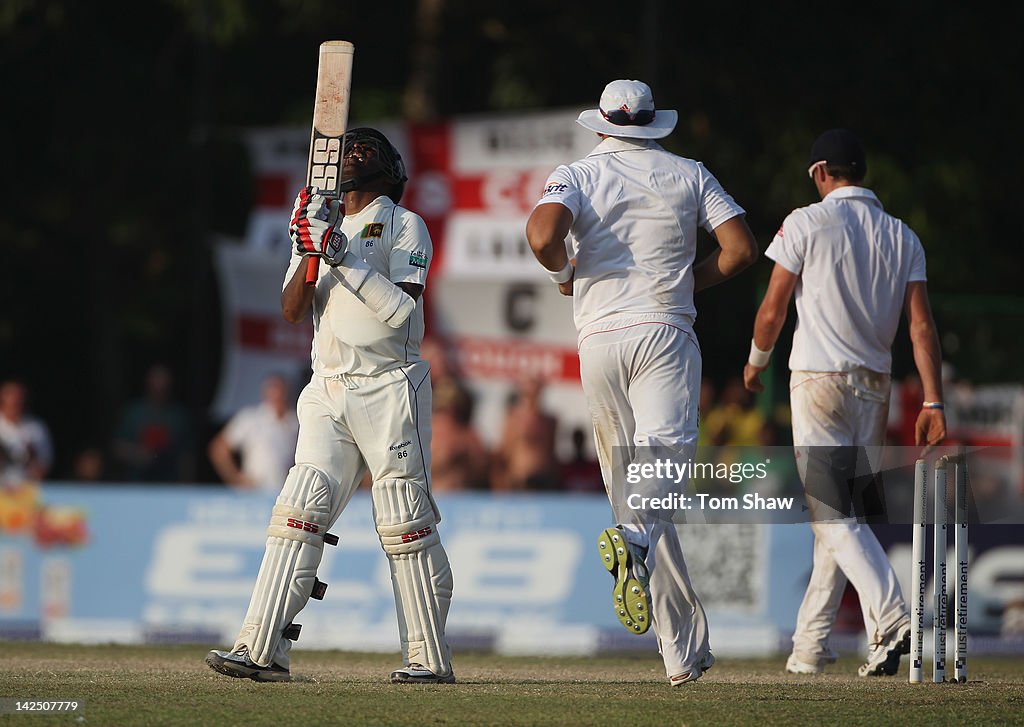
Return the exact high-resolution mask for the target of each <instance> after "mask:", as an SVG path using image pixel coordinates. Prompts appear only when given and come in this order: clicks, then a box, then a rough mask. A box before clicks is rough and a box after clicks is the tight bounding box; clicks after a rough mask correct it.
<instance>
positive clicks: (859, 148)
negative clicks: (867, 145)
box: [809, 129, 868, 174]
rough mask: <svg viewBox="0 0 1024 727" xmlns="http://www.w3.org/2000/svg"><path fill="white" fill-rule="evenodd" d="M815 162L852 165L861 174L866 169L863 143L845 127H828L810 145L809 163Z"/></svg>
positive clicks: (866, 163)
mask: <svg viewBox="0 0 1024 727" xmlns="http://www.w3.org/2000/svg"><path fill="white" fill-rule="evenodd" d="M817 162H827V163H828V164H835V165H837V166H844V167H852V168H853V169H855V170H856V171H858V172H860V173H862V174H863V173H865V172H867V170H868V162H867V158H866V157H865V155H864V145H863V144H861V143H860V139H858V138H857V137H856V135H854V133H853V132H852V131H849V130H847V129H829V130H828V131H826V132H825V133H824V134H822V135H821V136H819V137H818V138H817V140H816V141H815V142H814V144H813V145H812V146H811V158H810V161H809V163H810V164H815V163H817Z"/></svg>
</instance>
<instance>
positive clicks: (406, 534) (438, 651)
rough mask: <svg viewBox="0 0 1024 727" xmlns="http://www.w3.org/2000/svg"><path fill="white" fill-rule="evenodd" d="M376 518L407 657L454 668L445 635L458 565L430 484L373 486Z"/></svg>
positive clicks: (438, 670)
mask: <svg viewBox="0 0 1024 727" xmlns="http://www.w3.org/2000/svg"><path fill="white" fill-rule="evenodd" d="M373 516H374V521H375V523H376V525H377V533H378V534H379V535H380V542H381V545H382V546H383V548H384V552H385V553H387V556H388V561H389V562H390V564H391V583H392V585H393V586H394V589H395V605H396V606H397V608H398V631H399V634H400V635H401V638H402V658H403V659H404V661H405V663H406V664H410V663H418V664H422V665H424V666H426V667H427V668H428V669H430V670H431V671H432V672H434V673H435V674H448V673H450V672H451V653H450V652H449V650H448V642H447V641H445V638H444V627H445V622H446V621H447V620H448V607H449V605H450V604H451V599H452V569H451V566H450V565H449V564H448V555H447V554H446V553H445V551H444V547H443V546H442V545H441V538H440V536H439V535H438V533H437V514H436V509H435V507H434V503H433V500H432V498H431V497H430V495H429V494H428V492H427V490H426V488H425V487H424V486H421V485H419V484H417V483H415V482H412V481H409V480H381V481H379V482H375V483H374V485H373Z"/></svg>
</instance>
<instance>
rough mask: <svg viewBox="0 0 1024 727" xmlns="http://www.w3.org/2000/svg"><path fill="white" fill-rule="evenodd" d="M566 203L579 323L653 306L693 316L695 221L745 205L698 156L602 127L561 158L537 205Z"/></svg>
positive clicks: (720, 218) (705, 223) (712, 220)
mask: <svg viewBox="0 0 1024 727" xmlns="http://www.w3.org/2000/svg"><path fill="white" fill-rule="evenodd" d="M551 202H558V203H560V204H562V205H564V206H565V207H566V208H568V209H569V211H570V212H571V213H572V218H573V223H572V228H571V230H570V234H569V238H568V241H569V246H570V249H569V256H570V257H575V258H576V276H575V281H574V283H573V312H574V315H575V319H576V328H577V329H578V330H579V331H580V332H581V334H582V333H583V329H584V328H586V327H587V326H588V325H590V324H593V323H597V322H598V321H601V320H604V319H607V318H609V317H612V316H618V315H620V314H622V315H629V314H634V313H660V314H668V315H671V316H677V317H679V318H682V319H684V320H685V321H686V322H688V323H691V324H692V323H693V320H694V319H695V318H696V315H697V310H696V308H695V307H694V304H693V262H694V257H695V256H696V254H697V226H698V225H700V226H701V227H703V228H704V229H706V230H707V231H708V232H710V231H712V230H714V229H715V228H716V227H718V226H719V225H720V224H722V223H723V222H725V221H726V220H729V219H731V218H732V217H735V216H736V215H741V214H743V208H742V207H740V206H739V205H738V204H736V202H734V201H733V199H732V197H730V196H729V195H728V194H727V193H726V192H725V191H724V190H723V189H722V186H721V185H720V184H719V183H718V180H717V179H715V177H714V175H713V174H711V172H709V171H708V170H707V169H705V168H704V165H703V164H701V163H700V162H697V161H694V160H692V159H684V158H683V157H680V156H676V155H675V154H672V153H670V152H667V151H665V150H664V149H663V148H662V147H661V146H660V145H659V144H658V143H657V142H654V141H650V140H642V139H622V138H616V137H608V138H606V139H604V140H602V141H601V143H600V144H598V145H597V147H596V148H595V149H594V150H593V151H592V152H590V154H588V155H587V156H586V157H584V158H583V159H580V160H579V161H576V162H573V163H572V164H569V165H567V166H566V165H563V166H560V167H558V168H557V169H556V170H555V171H554V172H553V173H552V174H551V176H550V177H548V181H547V185H546V186H545V188H544V193H543V196H542V197H541V198H540V201H538V202H537V204H538V205H542V204H548V203H551Z"/></svg>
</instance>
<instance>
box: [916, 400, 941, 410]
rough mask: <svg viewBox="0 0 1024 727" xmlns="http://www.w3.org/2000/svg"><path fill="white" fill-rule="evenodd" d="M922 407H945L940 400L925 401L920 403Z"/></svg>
mask: <svg viewBox="0 0 1024 727" xmlns="http://www.w3.org/2000/svg"><path fill="white" fill-rule="evenodd" d="M921 408H922V409H945V408H946V405H945V404H943V403H942V402H941V401H926V402H925V403H923V404H922V405H921Z"/></svg>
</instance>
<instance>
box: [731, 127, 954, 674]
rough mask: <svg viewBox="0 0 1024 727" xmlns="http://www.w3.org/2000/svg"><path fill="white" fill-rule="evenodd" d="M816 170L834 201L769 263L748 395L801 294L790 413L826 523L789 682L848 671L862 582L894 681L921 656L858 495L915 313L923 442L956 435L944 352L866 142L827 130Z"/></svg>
mask: <svg viewBox="0 0 1024 727" xmlns="http://www.w3.org/2000/svg"><path fill="white" fill-rule="evenodd" d="M810 163H811V166H810V169H808V174H809V176H810V177H811V179H813V180H814V184H815V187H816V188H817V190H818V193H819V195H820V196H821V198H822V201H821V202H818V203H816V204H812V205H810V206H808V207H803V208H800V209H797V210H795V211H793V212H792V213H791V214H790V215H789V216H788V217H786V219H785V220H784V221H783V224H782V228H781V229H779V231H778V233H777V234H776V236H775V239H774V240H772V243H771V245H770V246H769V247H768V250H767V251H766V252H765V254H766V255H767V257H769V258H771V259H772V260H774V261H775V267H774V268H773V270H772V275H771V279H770V281H769V284H768V290H767V291H766V293H765V297H764V300H763V302H762V303H761V307H760V309H759V310H758V313H757V318H756V320H755V322H754V335H753V340H752V342H751V352H750V358H749V361H748V363H747V365H746V367H745V368H744V372H743V374H744V380H745V383H746V385H747V388H748V389H750V390H751V391H761V390H763V388H764V387H763V386H762V385H761V382H760V380H759V376H760V373H761V372H762V371H764V370H765V368H767V365H768V361H769V357H770V355H771V351H772V349H773V348H774V346H775V341H776V339H777V338H778V336H779V332H780V330H781V329H782V326H783V324H784V323H785V320H786V314H787V309H788V306H789V301H790V298H791V297H792V296H793V295H794V293H795V295H796V310H797V328H796V331H795V332H794V334H793V350H792V352H791V355H790V358H789V368H790V369H791V371H792V374H791V378H790V402H791V407H792V417H793V444H794V446H795V447H796V454H797V469H798V471H799V472H800V476H801V479H802V480H803V482H804V488H805V491H806V493H807V498H808V499H807V504H808V506H809V508H810V512H811V513H812V516H813V517H812V522H811V527H812V529H813V530H814V565H813V567H812V571H811V577H810V582H809V583H808V584H807V591H806V593H805V595H804V600H803V603H802V604H801V606H800V611H799V613H798V615H797V623H796V631H795V633H794V635H793V652H792V654H791V655H790V657H789V660H788V661H787V662H786V670H787V671H790V672H793V673H798V674H817V673H820V672H821V671H823V670H824V667H825V665H826V664H829V663H832V662H834V661H835V660H836V654H835V652H834V651H833V650H832V649H831V648H830V646H829V635H830V634H831V632H832V626H833V624H834V622H835V618H836V613H837V611H838V609H839V603H840V600H841V599H842V595H843V590H844V589H845V588H846V583H847V579H849V582H850V583H852V584H853V586H854V588H856V590H857V595H858V597H859V598H860V604H861V611H862V612H863V615H864V627H865V631H866V633H867V640H868V647H869V653H868V660H867V662H866V663H865V664H863V665H862V666H861V667H860V669H859V671H858V673H859V674H860V676H865V677H866V676H883V675H892V674H895V673H896V672H897V671H898V669H899V663H900V655H901V654H907V653H909V652H910V616H909V613H908V611H907V606H906V603H905V602H904V600H903V594H902V593H901V591H900V586H899V582H898V581H897V578H896V574H895V572H894V571H893V568H892V565H891V564H890V562H889V559H888V557H887V556H886V554H885V551H884V550H883V549H882V547H881V545H880V544H879V542H878V539H877V538H876V537H875V534H874V533H873V532H872V531H871V528H870V527H869V526H868V525H866V524H864V523H862V522H858V520H859V519H860V516H862V515H863V514H864V513H862V512H861V513H857V512H856V510H857V508H856V506H855V505H854V504H853V502H854V501H853V498H854V497H855V493H853V492H851V486H854V487H855V483H856V478H857V476H858V475H862V474H863V470H861V471H857V470H856V466H855V462H854V460H855V459H856V458H857V457H859V456H862V455H864V454H866V455H867V458H868V459H874V460H877V458H878V455H879V452H880V449H879V448H880V447H881V445H882V444H883V442H884V439H885V426H886V420H887V414H888V409H889V392H890V386H891V385H890V369H891V364H892V353H891V348H892V342H893V338H894V337H895V335H896V329H897V326H898V325H899V320H900V312H901V310H906V313H907V318H908V321H909V324H910V337H911V341H912V344H913V350H914V361H915V363H916V365H917V370H918V373H919V374H920V377H921V383H922V385H923V388H924V398H925V401H924V403H923V405H922V409H921V413H920V415H919V416H918V419H917V425H916V430H917V432H916V439H917V443H918V444H919V445H935V444H938V443H939V442H941V441H942V439H943V438H944V437H945V432H946V425H945V417H944V415H943V411H942V407H943V405H942V379H941V375H940V365H941V360H940V352H939V341H938V335H937V334H936V330H935V323H934V321H933V320H932V314H931V308H930V306H929V303H928V292H927V284H926V283H925V279H926V276H925V256H924V249H923V248H922V246H921V241H920V240H919V239H918V238H917V235H915V234H914V232H913V230H911V229H910V228H909V227H908V226H907V225H906V224H904V223H903V222H901V221H900V220H898V219H896V218H895V217H893V216H891V215H889V214H886V212H885V211H884V210H883V209H882V205H881V203H880V202H879V201H878V198H877V197H876V196H875V194H874V193H873V192H872V191H871V190H870V189H867V188H865V187H862V186H860V183H861V181H862V180H863V179H864V175H865V173H866V172H867V159H866V156H865V154H864V148H863V146H862V145H861V142H860V140H859V139H858V138H857V137H856V136H855V135H854V134H853V133H851V132H850V131H848V130H845V129H832V130H830V131H827V132H825V133H824V134H822V135H821V136H820V137H819V138H818V139H817V140H816V141H815V142H814V145H813V146H812V148H811V158H810ZM870 465H871V466H872V467H873V468H877V467H878V465H879V463H878V462H877V461H874V462H871V463H870ZM851 513H853V514H851Z"/></svg>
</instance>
